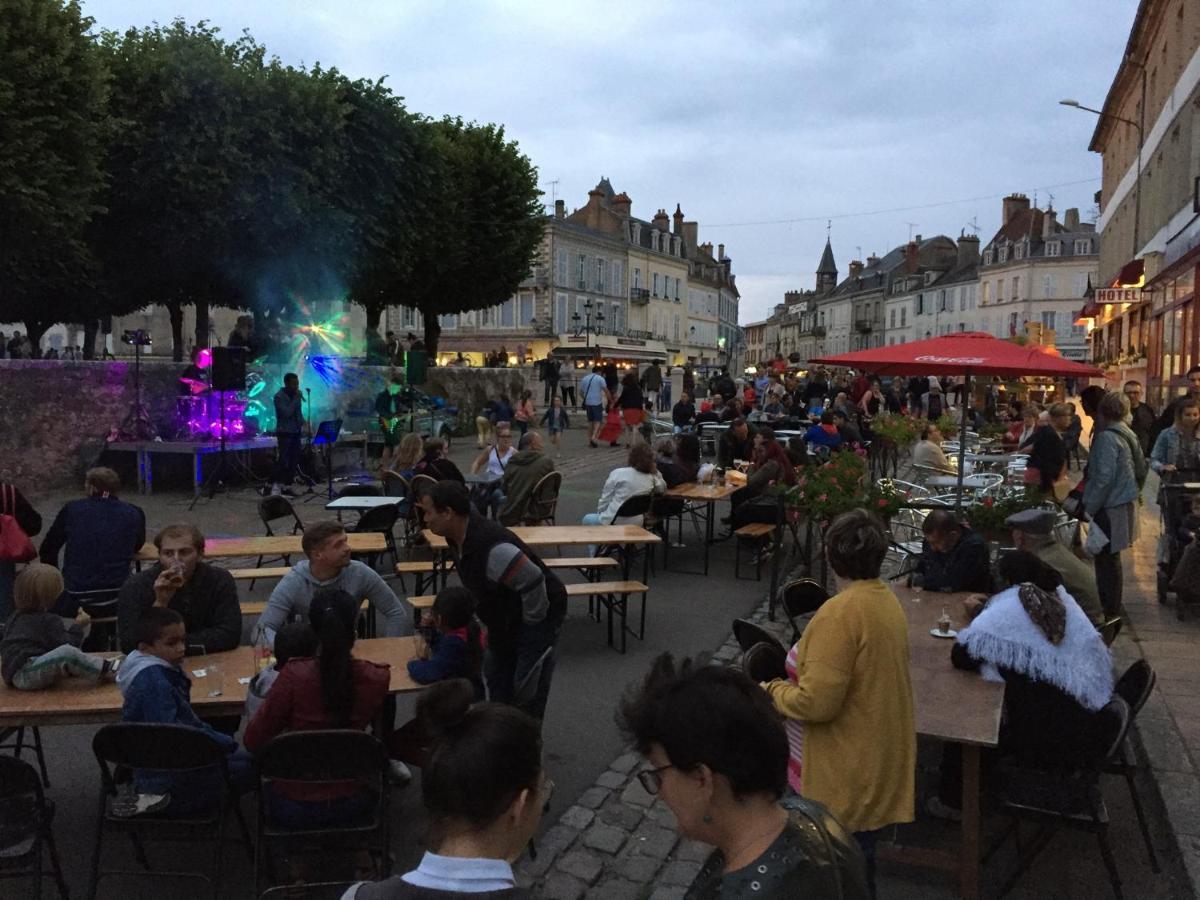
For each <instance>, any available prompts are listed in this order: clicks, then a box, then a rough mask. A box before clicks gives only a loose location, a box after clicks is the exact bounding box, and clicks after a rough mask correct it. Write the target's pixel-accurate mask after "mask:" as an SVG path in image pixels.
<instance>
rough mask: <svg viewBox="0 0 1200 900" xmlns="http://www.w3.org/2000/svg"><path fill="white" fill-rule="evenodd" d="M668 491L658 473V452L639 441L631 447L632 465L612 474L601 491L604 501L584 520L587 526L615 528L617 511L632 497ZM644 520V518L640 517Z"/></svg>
mask: <svg viewBox="0 0 1200 900" xmlns="http://www.w3.org/2000/svg"><path fill="white" fill-rule="evenodd" d="M666 489H667V483H666V481H664V480H663V477H662V474H661V473H660V472H659V471H658V464H657V463H656V462H655V460H654V451H653V450H651V449H650V445H649V444H646V443H642V442H638V443H636V444H634V445H633V446H632V447H630V448H629V457H628V465H625V466H621V467H620V468H619V469H613V470H612V471H611V472H609V473H608V478H607V479H606V480H605V482H604V487H603V488H602V489H601V491H600V502H599V504H598V505H597V508H596V512H594V513H588V514H587V515H585V516H584V517H583V524H584V525H614V524H618V525H619V524H622V523H620V522H617V511H618V510H619V509H620V508H621V507H622V506H623V505H624V503H625V501H626V500H628V499H629V498H630V497H635V496H637V495H639V494H657V493H661V492H662V491H665V490H666ZM639 518H640V517H639Z"/></svg>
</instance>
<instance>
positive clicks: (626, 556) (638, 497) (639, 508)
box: [596, 493, 654, 573]
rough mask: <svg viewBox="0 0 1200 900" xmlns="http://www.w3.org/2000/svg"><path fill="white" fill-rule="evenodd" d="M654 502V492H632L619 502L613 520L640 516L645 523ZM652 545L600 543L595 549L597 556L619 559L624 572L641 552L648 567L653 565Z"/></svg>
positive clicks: (629, 569)
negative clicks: (622, 501)
mask: <svg viewBox="0 0 1200 900" xmlns="http://www.w3.org/2000/svg"><path fill="white" fill-rule="evenodd" d="M653 504H654V494H652V493H645V494H634V495H633V496H632V497H630V498H628V499H627V500H626V501H625V502H624V503H622V504H621V506H620V508H619V509H618V510H617V513H616V515H615V516H614V517H613V521H616V520H617V519H636V518H640V519H641V520H642V524H643V525H644V524H645V521H646V516H647V514H648V513H649V512H650V508H651V506H652V505H653ZM653 548H654V545H653V544H643V545H634V546H625V545H623V544H610V545H602V546H600V547H599V548H598V549H597V550H596V555H597V556H612V557H613V558H614V559H619V560H621V563H622V570H623V571H624V572H626V573H628V572H630V571H632V568H633V565H634V564H635V563H636V562H637V561H638V559H639V557H641V556H642V554H643V553H644V554H646V557H645V559H646V562H647V565H648V566H649V567H653V565H654V549H653Z"/></svg>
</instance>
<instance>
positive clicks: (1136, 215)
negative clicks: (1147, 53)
mask: <svg viewBox="0 0 1200 900" xmlns="http://www.w3.org/2000/svg"><path fill="white" fill-rule="evenodd" d="M1145 80H1146V71H1145V69H1143V70H1142V82H1143V83H1142V95H1143V96H1142V103H1143V106H1144V105H1145ZM1058 102H1059V104H1060V105H1062V106H1070V107H1071V108H1073V109H1079V110H1083V111H1084V112H1090V113H1093V114H1094V115H1097V116H1099V117H1100V118H1102V119H1114V120H1116V121H1118V122H1124V123H1125V124H1126V125H1132V126H1133V127H1134V128H1136V129H1137V136H1138V144H1137V177H1136V178H1135V179H1134V182H1133V254H1132V256H1130V259H1137V255H1138V250H1140V249H1141V243H1140V242H1139V241H1138V236H1139V232H1140V229H1141V221H1142V144H1143V143H1144V142H1145V134H1144V133H1143V130H1142V125H1141V123H1140V122H1135V121H1133V119H1126V118H1125V117H1124V116H1118V115H1114V114H1113V113H1107V112H1104V110H1102V109H1093V108H1092V107H1090V106H1084V105H1083V104H1082V103H1080V102H1079V101H1078V100H1069V99H1068V100H1059V101H1058Z"/></svg>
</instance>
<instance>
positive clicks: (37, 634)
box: [0, 610, 84, 687]
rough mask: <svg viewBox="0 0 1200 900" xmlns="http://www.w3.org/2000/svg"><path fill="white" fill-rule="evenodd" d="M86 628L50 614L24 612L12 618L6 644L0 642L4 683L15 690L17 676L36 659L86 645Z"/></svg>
mask: <svg viewBox="0 0 1200 900" xmlns="http://www.w3.org/2000/svg"><path fill="white" fill-rule="evenodd" d="M83 637H84V627H83V626H82V625H80V624H79V623H78V622H68V620H67V619H64V618H63V617H62V616H56V615H55V614H54V613H50V612H21V611H20V610H18V611H17V612H15V613H13V614H12V615H11V616H9V617H8V623H7V624H6V625H5V626H4V640H0V660H2V661H3V669H0V674H3V677H4V683H5V684H7V685H8V686H9V687H12V683H13V676H14V675H16V674H17V672H19V671H21V668H22V667H23V666H24V665H25V663H27V662H29V661H30V660H31V659H33V658H34V657H35V656H41V655H42V654H43V653H49V652H50V651H51V650H54V649H56V648H58V647H61V646H62V645H63V644H71V645H73V646H75V647H78V646H80V645H81V644H82V643H83Z"/></svg>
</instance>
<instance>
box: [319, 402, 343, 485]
mask: <svg viewBox="0 0 1200 900" xmlns="http://www.w3.org/2000/svg"><path fill="white" fill-rule="evenodd" d="M341 433H342V420H341V419H327V420H325V421H324V422H322V423H321V424H320V425H318V426H317V432H316V434H314V435H313V438H312V442H313V446H314V447H320V448H321V461H322V462H324V463H325V485H326V488H327V489H328V498H329V499H330V500H332V499H333V446H334V444H336V443H337V439H338V436H339V435H341Z"/></svg>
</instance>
